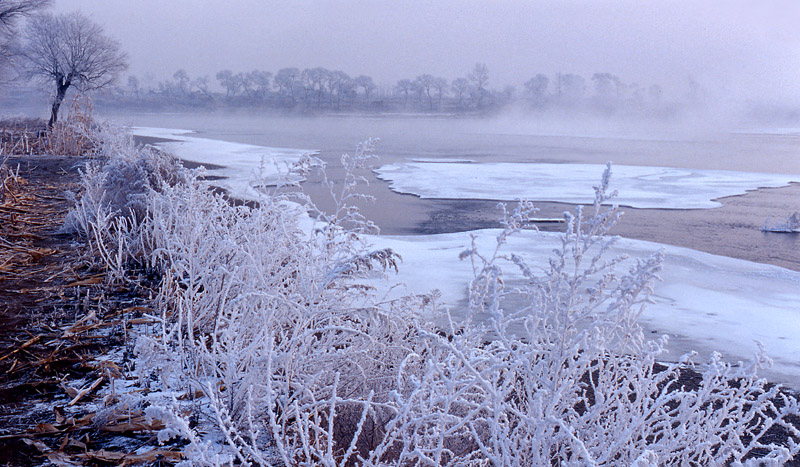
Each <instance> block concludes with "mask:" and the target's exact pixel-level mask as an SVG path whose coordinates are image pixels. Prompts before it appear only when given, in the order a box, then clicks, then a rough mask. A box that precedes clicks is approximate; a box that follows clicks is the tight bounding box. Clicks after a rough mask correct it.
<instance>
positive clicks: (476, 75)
mask: <svg viewBox="0 0 800 467" xmlns="http://www.w3.org/2000/svg"><path fill="white" fill-rule="evenodd" d="M469 80H470V81H472V84H473V85H474V86H475V96H476V99H477V101H476V104H477V106H478V107H482V106H483V96H484V94H486V93H487V91H486V86H487V85H488V84H489V69H488V68H487V67H486V64H484V63H476V64H475V66H474V67H473V68H472V71H470V73H469Z"/></svg>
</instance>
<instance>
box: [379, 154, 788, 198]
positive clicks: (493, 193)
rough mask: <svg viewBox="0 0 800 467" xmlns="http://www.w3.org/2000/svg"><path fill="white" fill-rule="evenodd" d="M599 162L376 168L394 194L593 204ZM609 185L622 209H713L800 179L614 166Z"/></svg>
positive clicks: (410, 164)
mask: <svg viewBox="0 0 800 467" xmlns="http://www.w3.org/2000/svg"><path fill="white" fill-rule="evenodd" d="M604 168H605V167H604V166H603V165H599V164H538V163H484V164H468V163H427V162H403V163H397V164H390V165H384V166H382V167H380V168H378V169H376V170H375V173H376V174H377V175H378V178H380V179H383V180H387V181H389V182H390V186H391V188H392V190H394V191H397V192H400V193H410V194H414V195H417V196H420V197H422V198H450V199H491V200H507V201H513V200H518V199H527V200H534V201H558V202H564V203H591V202H593V201H594V190H593V189H592V187H593V186H595V185H597V183H598V182H599V180H600V176H601V175H602V173H603V170H604ZM611 179H612V186H613V187H614V189H616V190H617V191H618V192H619V196H618V197H617V198H616V199H615V202H616V203H618V204H619V205H620V206H630V207H635V208H661V209H699V208H714V207H718V206H720V203H718V202H716V201H714V200H715V199H717V198H720V197H723V196H731V195H739V194H744V193H745V192H746V191H747V190H754V189H756V188H762V187H779V186H784V185H788V184H789V183H790V182H793V181H800V175H781V174H766V173H752V172H734V171H725V170H694V169H675V168H668V167H640V166H630V165H615V166H613V168H612V177H611Z"/></svg>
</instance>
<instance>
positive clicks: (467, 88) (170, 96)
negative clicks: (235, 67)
mask: <svg viewBox="0 0 800 467" xmlns="http://www.w3.org/2000/svg"><path fill="white" fill-rule="evenodd" d="M110 97H111V98H112V99H114V100H117V101H120V100H121V101H123V102H129V103H139V104H151V105H157V104H175V105H189V106H207V105H229V106H259V107H272V108H281V109H300V110H305V111H319V110H323V111H327V110H329V111H346V110H369V111H423V112H440V111H443V112H463V111H485V110H491V109H494V108H498V107H502V106H505V105H508V104H511V103H518V104H522V105H524V106H528V107H532V108H549V107H576V106H584V107H585V106H587V105H591V106H594V107H600V108H604V109H614V108H618V107H621V106H626V105H631V104H635V105H639V106H642V105H659V104H660V102H661V100H662V91H661V88H660V87H659V86H657V85H653V86H650V87H649V88H643V87H642V86H639V85H638V84H636V83H631V84H628V83H625V82H623V81H622V80H621V79H620V78H619V77H617V76H615V75H613V74H611V73H595V74H594V75H592V76H591V78H590V79H589V80H587V79H585V78H583V77H582V76H580V75H576V74H571V73H557V74H556V75H554V76H553V77H552V78H550V77H548V76H547V75H544V74H537V75H536V76H534V77H532V78H531V79H529V80H528V81H526V82H525V83H524V87H523V89H522V90H521V91H520V92H518V90H517V89H516V88H515V87H513V86H506V87H504V88H503V89H502V90H497V89H494V88H491V87H490V75H489V69H488V67H487V66H486V65H485V64H483V63H478V64H476V65H475V66H474V67H473V68H472V69H471V70H470V71H469V72H468V73H467V74H466V75H465V76H462V77H457V78H455V79H453V80H448V79H447V78H444V77H440V76H435V75H432V74H428V73H425V74H420V75H417V76H416V77H414V78H404V79H401V80H398V81H397V82H396V83H395V84H394V85H393V86H378V85H377V84H376V83H375V81H374V80H373V78H372V77H370V76H367V75H359V76H355V77H352V76H351V75H349V74H347V73H346V72H344V71H341V70H329V69H326V68H323V67H316V68H306V69H303V70H301V69H299V68H282V69H280V70H278V71H277V72H276V73H274V74H273V73H271V72H269V71H263V70H252V71H249V72H238V73H236V72H233V71H231V70H222V71H220V72H218V73H217V74H216V76H215V79H212V78H210V77H209V76H198V77H194V78H192V77H191V76H189V74H188V73H187V72H186V71H185V70H183V69H181V70H178V71H176V72H175V73H174V74H173V76H172V78H171V79H167V80H163V81H160V82H156V81H155V79H154V78H153V77H152V76H151V77H146V78H145V79H144V82H142V81H140V79H139V78H138V77H136V76H133V75H132V76H129V77H128V82H127V86H126V87H125V88H117V89H116V91H115V93H114V95H112V96H110Z"/></svg>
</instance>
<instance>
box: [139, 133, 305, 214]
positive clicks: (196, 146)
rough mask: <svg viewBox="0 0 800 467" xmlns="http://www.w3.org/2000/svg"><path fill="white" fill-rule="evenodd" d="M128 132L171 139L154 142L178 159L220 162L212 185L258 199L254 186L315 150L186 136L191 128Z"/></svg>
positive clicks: (275, 177) (276, 176) (274, 178)
mask: <svg viewBox="0 0 800 467" xmlns="http://www.w3.org/2000/svg"><path fill="white" fill-rule="evenodd" d="M131 132H132V133H133V134H134V135H135V136H142V137H151V138H162V139H170V140H174V141H166V142H158V143H154V144H153V145H154V146H156V147H158V148H161V149H164V150H165V151H168V152H170V153H172V154H174V155H175V156H176V157H177V158H179V159H183V160H186V161H191V162H196V163H198V164H201V165H203V164H213V165H220V166H222V167H221V168H219V169H214V170H213V172H212V173H213V175H216V176H220V177H223V178H221V179H219V180H214V185H217V186H219V187H221V188H223V189H225V190H226V191H227V192H228V193H229V194H230V195H231V196H233V197H235V198H240V199H250V200H252V199H257V198H258V193H257V191H256V187H257V186H258V185H259V184H262V183H266V184H276V183H277V182H278V181H279V179H280V174H281V173H285V172H286V171H287V170H288V168H289V167H290V166H291V165H292V164H293V163H295V162H296V161H298V160H299V159H300V157H301V156H303V155H304V154H310V153H311V154H313V153H316V152H317V151H313V150H306V149H289V148H273V147H266V146H255V145H251V144H242V143H232V142H229V141H220V140H213V139H205V138H198V137H196V136H188V135H191V134H193V133H194V132H193V131H191V130H179V129H169V128H148V127H133V128H132V129H131ZM262 162H263V164H262Z"/></svg>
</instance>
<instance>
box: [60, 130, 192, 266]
mask: <svg viewBox="0 0 800 467" xmlns="http://www.w3.org/2000/svg"><path fill="white" fill-rule="evenodd" d="M89 137H90V140H91V144H92V146H93V147H94V148H95V158H93V159H91V160H88V161H87V162H86V164H85V165H84V168H83V169H82V170H81V171H80V174H81V175H80V176H81V179H80V187H81V190H80V194H79V195H78V196H77V197H74V203H75V207H74V208H73V209H72V210H71V211H70V212H69V213H68V214H67V217H66V219H65V221H64V226H63V229H62V230H63V231H65V232H74V233H77V234H79V235H80V236H82V237H84V238H85V239H86V240H87V245H88V246H89V253H90V255H89V256H93V255H99V256H100V257H101V258H102V259H103V261H104V263H105V264H106V266H107V267H108V268H109V272H110V273H111V276H112V277H113V278H115V279H119V278H121V277H122V276H124V267H125V265H126V263H127V262H128V261H129V260H131V259H132V258H141V257H142V256H143V255H144V254H145V253H146V251H147V249H145V248H143V245H142V244H141V241H142V240H144V238H143V236H142V235H141V234H140V233H141V231H140V229H139V228H138V225H139V224H140V223H141V222H142V221H143V220H144V218H145V216H146V215H147V212H148V209H149V207H148V199H147V198H148V196H149V195H150V193H151V192H157V191H159V190H160V189H161V187H163V186H171V185H175V184H179V183H186V176H187V175H186V172H185V171H184V169H183V168H182V167H181V166H180V163H179V162H178V161H177V160H176V159H175V158H174V157H172V156H170V155H168V154H165V153H164V152H161V151H158V150H155V149H153V148H151V147H142V146H137V145H136V144H135V142H134V141H133V138H132V137H131V135H130V134H128V133H126V132H124V131H121V130H120V129H117V128H114V127H111V126H108V125H98V126H95V127H93V131H92V132H91V133H90V134H89Z"/></svg>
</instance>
